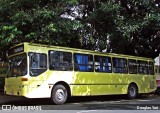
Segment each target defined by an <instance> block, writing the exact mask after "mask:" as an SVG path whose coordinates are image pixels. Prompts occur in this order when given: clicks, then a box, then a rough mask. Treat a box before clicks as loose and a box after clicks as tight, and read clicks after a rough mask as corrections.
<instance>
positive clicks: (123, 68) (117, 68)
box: [113, 58, 128, 73]
mask: <svg viewBox="0 0 160 113" xmlns="http://www.w3.org/2000/svg"><path fill="white" fill-rule="evenodd" d="M113 72H114V73H128V69H127V60H126V59H122V58H113Z"/></svg>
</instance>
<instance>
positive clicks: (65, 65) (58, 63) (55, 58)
mask: <svg viewBox="0 0 160 113" xmlns="http://www.w3.org/2000/svg"><path fill="white" fill-rule="evenodd" d="M49 62H50V67H49V69H50V70H59V71H70V70H73V63H72V53H70V52H63V51H49Z"/></svg>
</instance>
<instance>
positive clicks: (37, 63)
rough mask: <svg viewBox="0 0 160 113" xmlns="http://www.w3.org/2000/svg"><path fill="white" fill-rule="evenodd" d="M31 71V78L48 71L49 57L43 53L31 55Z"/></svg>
mask: <svg viewBox="0 0 160 113" xmlns="http://www.w3.org/2000/svg"><path fill="white" fill-rule="evenodd" d="M29 59H30V60H29V61H30V62H29V63H30V65H29V69H30V75H31V76H38V75H40V74H42V73H43V72H45V71H46V70H47V55H46V54H43V53H29Z"/></svg>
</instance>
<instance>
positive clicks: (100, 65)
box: [94, 56, 112, 72]
mask: <svg viewBox="0 0 160 113" xmlns="http://www.w3.org/2000/svg"><path fill="white" fill-rule="evenodd" d="M94 58H95V71H96V72H111V71H112V69H111V58H110V57H104V56H95V57H94Z"/></svg>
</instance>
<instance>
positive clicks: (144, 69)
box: [138, 60, 148, 74]
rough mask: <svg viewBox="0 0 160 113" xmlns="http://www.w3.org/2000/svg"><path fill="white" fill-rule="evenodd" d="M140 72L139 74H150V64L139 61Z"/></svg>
mask: <svg viewBox="0 0 160 113" xmlns="http://www.w3.org/2000/svg"><path fill="white" fill-rule="evenodd" d="M138 72H139V74H148V62H147V61H140V60H138Z"/></svg>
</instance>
